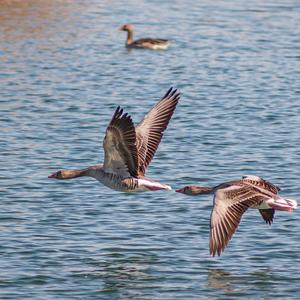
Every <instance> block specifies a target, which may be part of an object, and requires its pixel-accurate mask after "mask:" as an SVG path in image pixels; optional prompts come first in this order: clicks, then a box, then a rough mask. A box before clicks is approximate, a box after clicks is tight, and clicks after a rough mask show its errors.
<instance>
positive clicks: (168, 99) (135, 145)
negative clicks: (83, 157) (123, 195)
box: [48, 88, 180, 192]
mask: <svg viewBox="0 0 300 300" xmlns="http://www.w3.org/2000/svg"><path fill="white" fill-rule="evenodd" d="M179 99H180V93H179V92H177V90H176V89H172V88H170V89H169V90H168V92H167V93H166V94H165V96H164V97H163V98H162V99H161V100H160V101H159V102H158V103H157V104H156V105H155V106H154V107H153V108H152V109H151V110H150V111H149V113H148V114H147V115H146V116H145V117H144V119H143V120H142V121H141V122H140V123H139V124H138V125H137V126H136V127H134V124H133V122H132V119H131V116H129V115H128V114H127V113H123V109H121V108H120V107H118V108H117V109H116V111H115V113H114V115H113V117H112V119H111V121H110V123H109V125H108V127H107V129H106V135H105V138H104V141H103V147H104V153H105V157H104V164H99V165H95V166H91V167H88V168H86V169H82V170H61V171H58V172H55V173H53V174H51V175H49V176H48V177H49V178H56V179H72V178H77V177H82V176H89V177H93V178H95V179H97V180H98V181H99V182H101V183H102V184H103V185H105V186H107V187H109V188H111V189H114V190H117V191H122V192H145V191H155V190H171V187H170V186H168V185H166V184H162V183H159V182H156V181H153V180H151V179H148V178H146V177H145V172H146V169H147V167H148V165H149V164H150V162H151V160H152V158H153V156H154V154H155V152H156V150H157V148H158V145H159V143H160V141H161V139H162V136H163V132H164V130H165V129H166V128H167V126H168V123H169V121H170V119H171V117H172V115H173V113H174V111H175V108H176V105H177V103H178V101H179Z"/></svg>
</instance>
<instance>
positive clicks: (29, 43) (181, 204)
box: [0, 0, 300, 299]
mask: <svg viewBox="0 0 300 300" xmlns="http://www.w3.org/2000/svg"><path fill="white" fill-rule="evenodd" d="M162 2H163V3H162ZM128 22H131V23H133V24H134V26H135V29H136V32H135V36H136V37H147V36H150V37H160V38H168V39H170V40H172V45H171V46H170V48H169V49H168V50H167V51H156V52H155V51H147V50H146V51H143V50H137V51H127V50H126V48H125V47H124V42H125V33H124V32H118V31H117V28H118V27H119V26H120V25H122V24H124V23H128ZM299 28H300V3H299V1H291V0H290V1H289V0H287V1H258V0H253V1H244V0H242V1H208V0H204V1H191V0H188V1H137V0H135V1H134V0H132V1H131V0H129V1H126V2H121V1H120V2H118V1H95V0H94V1H59V0H51V1H50V0H49V1H47V0H43V1H34V0H32V1H17V0H14V1H4V2H3V1H1V2H0V82H1V89H0V105H1V106H0V111H1V113H0V124H1V131H0V132H1V133H0V149H1V150H0V153H1V156H0V193H1V201H0V211H1V214H0V228H1V229H0V298H1V299H207V298H209V299H274V298H277V299H298V298H299V295H300V271H299V269H300V222H299V212H298V211H296V212H295V213H293V214H291V213H285V212H278V213H277V214H276V216H275V221H274V224H273V225H272V226H268V225H266V224H264V222H263V220H262V219H261V217H260V216H259V214H258V212H257V211H255V210H250V211H248V212H247V214H245V216H244V218H243V220H242V222H241V224H240V226H239V228H238V231H237V232H236V234H235V235H234V237H233V239H232V240H231V241H230V244H229V246H228V247H227V248H226V250H225V252H224V253H223V255H222V256H221V257H219V258H218V257H215V258H212V257H210V256H209V253H208V233H209V218H210V210H211V207H212V197H211V196H204V197H186V196H184V195H181V194H177V193H175V192H174V191H171V192H162V191H158V192H154V193H144V194H123V193H119V192H115V191H113V190H110V189H107V188H106V187H104V186H102V185H100V184H98V183H97V182H96V181H93V180H92V179H78V180H73V181H66V182H64V181H56V180H50V179H48V178H47V176H48V175H49V174H50V173H51V172H54V171H56V170H58V169H61V168H84V167H86V166H89V165H93V164H97V163H100V162H101V161H102V160H103V149H102V140H103V137H104V133H105V128H106V126H107V124H108V122H109V120H110V118H111V116H112V113H113V111H114V109H115V108H116V106H118V105H122V106H123V107H124V109H125V110H126V111H127V112H129V113H130V114H131V115H132V116H133V119H134V121H135V122H136V123H137V122H139V121H140V119H141V118H142V117H143V115H144V114H145V113H146V112H147V111H148V110H149V109H150V108H151V107H152V105H153V104H154V103H155V102H156V101H157V100H158V99H159V98H160V97H161V96H162V95H163V94H164V93H165V92H166V90H167V89H168V88H169V87H170V86H175V87H177V88H178V89H179V90H180V91H181V92H182V99H181V102H180V104H179V105H178V107H177V110H176V112H175V115H174V117H173V119H172V121H171V122H170V125H169V128H168V130H167V131H166V134H165V136H164V138H163V141H162V143H161V145H160V147H159V149H158V152H157V155H156V156H155V159H154V160H153V161H152V163H151V165H150V168H149V170H148V173H147V176H148V177H150V178H153V179H155V180H158V181H160V182H162V183H166V184H170V185H171V186H172V187H173V188H178V187H182V186H184V185H186V184H202V185H216V184H218V183H221V182H224V181H226V180H231V179H236V178H240V177H241V176H242V175H244V174H255V175H259V176H262V177H264V178H266V179H268V180H270V181H272V182H273V183H274V184H276V185H279V186H280V187H281V188H282V195H285V196H287V197H290V198H294V199H298V201H300V192H299V182H300V172H299V170H300V101H299V98H300V85H299V83H300V46H299V45H300V35H299Z"/></svg>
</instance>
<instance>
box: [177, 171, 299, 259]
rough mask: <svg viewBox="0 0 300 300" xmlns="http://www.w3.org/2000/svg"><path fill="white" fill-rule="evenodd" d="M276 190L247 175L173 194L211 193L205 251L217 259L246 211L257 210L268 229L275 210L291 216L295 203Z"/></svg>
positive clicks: (189, 188)
mask: <svg viewBox="0 0 300 300" xmlns="http://www.w3.org/2000/svg"><path fill="white" fill-rule="evenodd" d="M279 191H280V188H279V187H277V186H275V185H274V184H272V183H270V182H268V181H266V180H264V179H263V178H261V177H258V176H253V175H247V176H243V177H242V179H240V180H233V181H229V182H225V183H222V184H220V185H218V186H216V187H213V188H210V187H200V186H186V187H184V188H182V189H178V190H176V192H179V193H183V194H186V195H199V194H210V193H214V206H213V209H212V212H211V218H210V238H209V251H210V254H211V255H212V256H215V255H216V254H218V255H219V256H220V255H221V253H222V251H224V249H225V247H226V246H227V244H228V242H229V240H230V239H231V237H232V235H233V234H234V233H235V231H236V229H237V227H238V225H239V223H240V221H241V218H242V215H243V214H244V213H245V212H246V210H247V209H248V208H257V209H259V212H260V214H261V216H262V218H263V219H264V221H265V222H266V223H267V224H269V225H271V224H272V222H273V218H274V213H275V210H283V211H289V212H292V211H293V210H294V209H295V208H297V202H296V201H295V200H292V199H287V198H282V197H280V196H279V195H278V192H279Z"/></svg>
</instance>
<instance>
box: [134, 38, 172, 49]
mask: <svg viewBox="0 0 300 300" xmlns="http://www.w3.org/2000/svg"><path fill="white" fill-rule="evenodd" d="M167 43H169V41H168V40H165V39H154V38H142V39H138V40H136V41H134V42H133V45H134V46H135V47H142V48H144V47H147V48H148V47H149V48H150V47H151V46H156V45H165V44H167Z"/></svg>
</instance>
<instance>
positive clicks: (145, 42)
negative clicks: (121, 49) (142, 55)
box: [119, 24, 170, 50]
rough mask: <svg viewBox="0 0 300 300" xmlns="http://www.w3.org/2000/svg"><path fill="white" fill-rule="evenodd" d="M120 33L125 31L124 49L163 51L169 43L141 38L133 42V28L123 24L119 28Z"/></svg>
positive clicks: (162, 40)
mask: <svg viewBox="0 0 300 300" xmlns="http://www.w3.org/2000/svg"><path fill="white" fill-rule="evenodd" d="M119 30H120V31H127V40H126V47H128V48H144V49H152V50H165V49H167V48H168V47H169V45H170V42H169V41H168V40H164V39H152V38H143V39H139V40H136V41H134V40H133V26H132V25H130V24H125V25H123V26H121V27H120V28H119Z"/></svg>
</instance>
